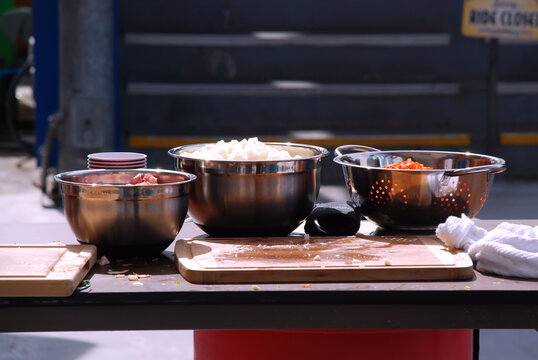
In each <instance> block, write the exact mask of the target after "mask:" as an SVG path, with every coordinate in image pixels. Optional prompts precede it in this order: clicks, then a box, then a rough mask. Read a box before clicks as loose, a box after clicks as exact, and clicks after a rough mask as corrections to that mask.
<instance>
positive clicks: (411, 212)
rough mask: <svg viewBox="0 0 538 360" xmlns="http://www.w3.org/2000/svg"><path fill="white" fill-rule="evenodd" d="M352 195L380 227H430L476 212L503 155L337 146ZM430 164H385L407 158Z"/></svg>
mask: <svg viewBox="0 0 538 360" xmlns="http://www.w3.org/2000/svg"><path fill="white" fill-rule="evenodd" d="M335 155H336V157H335V158H334V162H336V163H337V164H340V165H342V168H343V171H344V178H345V182H346V185H347V188H348V190H349V193H350V196H351V199H352V200H353V202H354V203H355V204H356V205H357V206H358V207H359V209H360V211H361V213H362V214H363V215H364V216H365V217H367V218H368V219H370V220H371V221H373V222H375V223H376V224H377V225H379V226H380V227H383V228H386V229H396V230H434V229H435V228H437V225H439V224H440V223H443V222H444V221H445V220H446V219H447V218H448V217H449V216H451V215H454V216H461V214H465V215H467V216H469V217H473V216H475V215H476V214H477V213H478V211H480V209H481V208H482V206H483V205H484V202H485V201H486V197H487V194H488V189H489V187H490V185H491V183H492V181H493V174H495V173H499V172H502V171H504V170H505V162H504V160H503V159H500V158H497V157H493V156H486V155H479V154H470V153H459V152H446V151H420V150H395V151H380V150H378V149H374V148H370V147H366V146H360V145H344V146H340V147H338V148H336V150H335ZM409 158H410V159H412V160H413V161H418V162H420V163H422V164H423V165H424V166H427V167H432V168H433V170H401V169H386V168H382V166H385V165H389V164H395V163H398V162H400V161H405V160H407V159H409Z"/></svg>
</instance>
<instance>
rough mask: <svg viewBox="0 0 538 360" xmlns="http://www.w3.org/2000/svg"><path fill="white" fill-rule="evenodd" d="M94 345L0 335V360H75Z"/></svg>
mask: <svg viewBox="0 0 538 360" xmlns="http://www.w3.org/2000/svg"><path fill="white" fill-rule="evenodd" d="M93 346H95V345H94V344H92V343H90V342H85V341H79V340H67V339H62V338H56V337H40V336H36V335H27V334H0V349H2V350H1V351H0V360H19V359H20V360H23V359H24V360H43V359H55V360H75V359H77V358H79V357H81V356H83V355H84V354H85V353H86V352H88V351H89V350H90V349H91V348H92V347H93Z"/></svg>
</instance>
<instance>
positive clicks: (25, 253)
mask: <svg viewBox="0 0 538 360" xmlns="http://www.w3.org/2000/svg"><path fill="white" fill-rule="evenodd" d="M96 258H97V248H96V247H95V246H93V245H62V244H59V245H27V244H24V245H16V244H14V245H0V297H2V296H5V297H8V296H9V297H13V296H20V297H26V296H43V297H49V296H69V295H71V294H72V293H73V292H74V291H75V289H76V288H77V286H78V284H79V283H80V282H81V281H82V280H83V279H84V276H86V274H87V273H88V271H89V270H90V269H91V267H92V266H93V265H94V264H95V261H96Z"/></svg>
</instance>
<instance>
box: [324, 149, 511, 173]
mask: <svg viewBox="0 0 538 360" xmlns="http://www.w3.org/2000/svg"><path fill="white" fill-rule="evenodd" d="M404 152H405V153H419V154H424V153H428V154H447V155H463V156H467V157H468V156H474V157H477V158H484V159H488V160H490V164H487V165H479V166H470V167H466V168H455V169H431V170H429V169H392V168H383V167H377V166H366V165H357V164H353V163H350V162H347V161H346V160H344V158H345V157H346V156H350V155H354V154H360V155H371V154H378V155H379V154H381V155H383V154H386V155H390V154H394V155H396V154H398V153H404ZM333 161H334V162H335V163H337V164H340V165H342V166H350V167H355V168H360V169H372V170H379V171H398V172H412V173H438V172H443V173H444V172H450V171H455V170H457V171H458V172H463V171H469V170H471V169H472V170H473V172H478V171H481V170H483V171H489V170H492V169H493V168H495V169H504V168H505V166H506V161H505V160H504V159H502V158H499V157H496V156H491V155H484V154H478V153H472V152H458V151H442V150H412V149H407V150H405V149H404V150H383V151H363V152H360V151H356V152H351V153H348V154H342V155H338V156H336V157H334V158H333Z"/></svg>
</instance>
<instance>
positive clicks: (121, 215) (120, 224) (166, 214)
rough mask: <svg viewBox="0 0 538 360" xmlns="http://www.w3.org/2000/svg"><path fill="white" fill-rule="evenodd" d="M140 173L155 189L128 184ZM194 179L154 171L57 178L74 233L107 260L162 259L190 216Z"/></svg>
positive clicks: (68, 174)
mask: <svg viewBox="0 0 538 360" xmlns="http://www.w3.org/2000/svg"><path fill="white" fill-rule="evenodd" d="M139 173H143V174H146V173H150V174H152V175H154V176H156V177H157V178H158V181H159V182H158V184H154V185H129V181H130V180H131V179H132V178H133V177H134V176H135V175H136V174H139ZM195 179H196V177H195V176H194V175H192V174H188V173H184V172H179V171H166V170H154V169H138V170H124V171H120V170H80V171H71V172H65V173H61V174H57V175H56V176H55V180H56V181H57V182H58V183H59V184H60V186H61V191H62V196H63V201H64V210H65V215H66V217H67V220H68V223H69V225H70V227H71V230H72V231H73V232H74V234H75V236H76V237H77V240H78V241H79V242H81V243H88V244H93V245H97V246H98V248H99V251H100V253H102V254H107V255H150V254H158V253H160V252H161V251H163V250H164V249H166V248H167V247H168V245H170V244H171V243H172V241H174V239H175V237H176V235H177V234H178V232H179V230H180V229H181V227H182V225H183V222H184V220H185V216H186V214H187V208H188V201H189V193H190V188H191V183H192V182H193V181H194V180H195Z"/></svg>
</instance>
